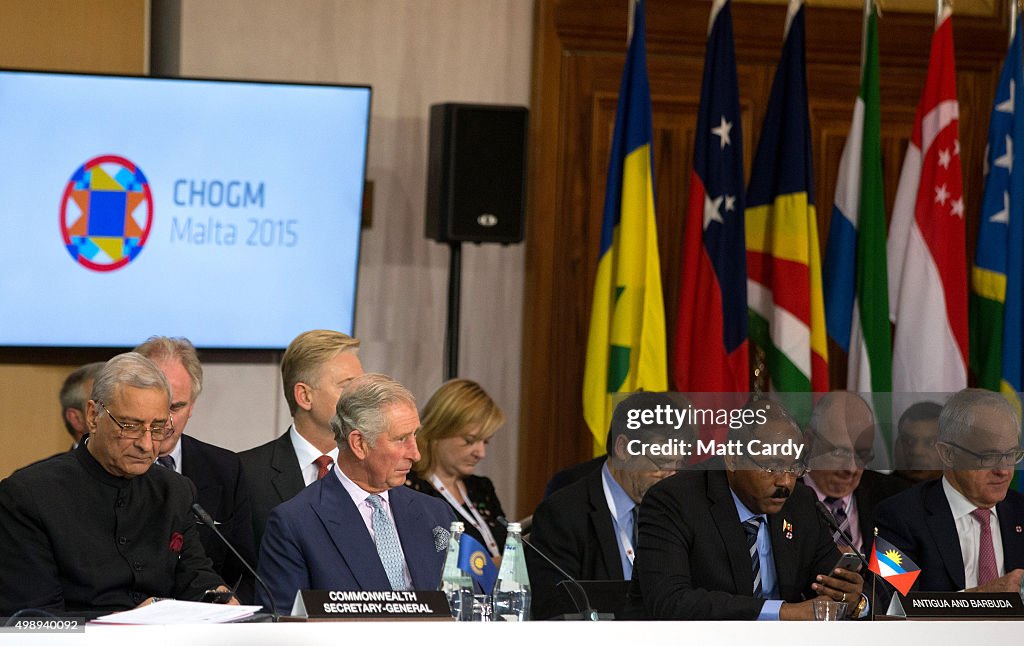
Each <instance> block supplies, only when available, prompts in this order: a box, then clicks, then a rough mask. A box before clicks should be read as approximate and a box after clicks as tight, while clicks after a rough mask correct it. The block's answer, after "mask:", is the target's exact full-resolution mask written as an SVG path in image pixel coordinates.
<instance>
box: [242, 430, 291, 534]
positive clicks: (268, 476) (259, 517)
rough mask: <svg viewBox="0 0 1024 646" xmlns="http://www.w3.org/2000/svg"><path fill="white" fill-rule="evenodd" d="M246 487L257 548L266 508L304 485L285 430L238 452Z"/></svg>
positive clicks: (273, 505)
mask: <svg viewBox="0 0 1024 646" xmlns="http://www.w3.org/2000/svg"><path fill="white" fill-rule="evenodd" d="M238 458H239V459H240V460H241V461H242V470H243V471H244V473H245V482H246V483H247V485H248V487H249V502H250V503H251V504H252V528H253V537H254V538H255V544H256V548H257V550H258V549H259V546H260V542H261V541H262V539H263V530H264V529H265V528H266V526H267V518H269V517H270V510H271V509H273V508H274V507H277V506H278V505H280V504H281V503H283V502H284V501H286V500H291V499H292V498H293V497H294V496H295V495H296V494H297V493H299V492H300V491H302V490H303V489H304V488H305V487H306V483H305V481H304V480H303V479H302V469H301V468H300V467H299V459H298V458H297V457H296V456H295V449H294V448H293V447H292V440H291V437H289V435H288V431H285V432H284V433H283V434H282V435H281V436H280V437H279V438H277V439H276V440H271V441H269V442H267V443H266V444H261V445H260V446H257V447H256V448H252V449H249V450H248V451H242V452H241V453H239V454H238Z"/></svg>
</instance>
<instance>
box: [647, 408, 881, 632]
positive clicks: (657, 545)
mask: <svg viewBox="0 0 1024 646" xmlns="http://www.w3.org/2000/svg"><path fill="white" fill-rule="evenodd" d="M747 410H748V411H754V412H755V413H756V412H761V413H763V417H761V418H758V419H757V420H755V421H754V422H753V423H750V424H749V425H743V426H741V427H740V428H733V429H730V432H729V440H730V441H731V442H733V443H735V445H738V446H740V447H741V448H740V450H738V451H735V450H734V451H731V452H730V453H729V454H728V455H726V456H725V458H724V462H723V461H719V460H717V459H716V461H715V462H717V465H716V464H714V463H713V464H710V465H708V466H707V467H706V468H705V469H704V470H701V471H684V472H682V473H679V474H677V475H675V476H673V477H671V478H667V479H665V480H663V481H661V482H659V483H658V484H656V485H655V486H653V487H652V488H651V490H650V491H648V492H647V495H646V496H645V497H644V500H643V503H642V504H641V505H640V537H639V542H638V550H637V556H636V561H635V562H634V566H633V580H632V583H631V585H630V588H629V602H628V608H627V611H628V614H629V615H630V616H632V617H635V618H647V619H669V620H678V619H810V618H812V617H813V611H812V605H811V600H812V599H813V598H814V597H815V596H820V595H824V596H828V597H831V598H833V599H835V600H836V601H846V602H847V603H849V604H850V605H851V606H852V607H853V608H854V610H853V612H851V613H850V614H852V615H854V616H861V615H862V614H863V612H864V610H865V606H866V600H865V599H863V597H862V595H861V589H862V587H863V584H864V580H863V579H862V578H861V576H860V575H859V574H857V573H856V572H850V571H847V570H834V571H832V570H831V568H833V567H834V566H835V564H836V563H837V561H838V559H839V556H840V555H839V550H837V549H836V546H835V544H834V543H833V542H832V537H831V533H830V532H829V530H828V528H827V527H826V526H825V524H824V522H822V521H821V519H820V518H819V515H818V513H817V509H816V507H815V502H814V495H813V494H812V493H811V491H810V490H809V489H807V488H806V487H804V486H802V485H799V484H798V483H797V482H796V479H797V477H798V476H799V475H802V474H803V472H804V471H805V467H804V465H803V463H802V462H801V461H800V455H802V453H801V454H796V453H795V452H794V451H793V449H795V448H797V447H799V448H802V444H803V443H802V438H801V434H800V429H799V428H798V426H797V425H796V423H795V422H794V421H793V420H792V418H790V417H789V415H788V414H786V413H785V412H784V411H782V409H781V407H780V406H778V405H777V404H775V403H768V402H758V403H755V404H752V405H751V406H750V407H748V408H747ZM762 420H763V421H762ZM730 446H733V445H732V444H731V445H730ZM784 447H790V449H789V450H790V451H791V452H790V454H789V455H786V454H784V453H782V451H783V450H785V449H784ZM766 448H768V449H770V450H772V451H775V454H774V455H765V454H764V450H765V449H766ZM722 465H724V470H721V467H722ZM716 466H718V467H719V468H715V467H716Z"/></svg>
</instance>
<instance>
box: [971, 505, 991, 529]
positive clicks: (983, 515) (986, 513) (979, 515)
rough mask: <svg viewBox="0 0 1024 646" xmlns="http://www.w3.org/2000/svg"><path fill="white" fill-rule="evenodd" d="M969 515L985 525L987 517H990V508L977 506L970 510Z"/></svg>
mask: <svg viewBox="0 0 1024 646" xmlns="http://www.w3.org/2000/svg"><path fill="white" fill-rule="evenodd" d="M971 516H973V517H974V520H976V521H978V522H979V523H981V524H982V526H987V525H988V521H989V518H991V517H992V510H991V509H982V508H980V507H979V508H978V509H975V510H974V511H972V512H971Z"/></svg>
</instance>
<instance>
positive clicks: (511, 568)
mask: <svg viewBox="0 0 1024 646" xmlns="http://www.w3.org/2000/svg"><path fill="white" fill-rule="evenodd" d="M522 532H523V530H522V526H521V525H520V524H519V523H509V524H508V538H506V539H505V552H504V554H503V555H502V557H501V568H500V569H499V570H498V581H497V582H496V583H495V584H494V595H493V597H494V619H495V621H526V620H527V619H529V618H530V575H529V574H528V573H527V572H526V555H525V554H524V553H523V536H522Z"/></svg>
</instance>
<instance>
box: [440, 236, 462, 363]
mask: <svg viewBox="0 0 1024 646" xmlns="http://www.w3.org/2000/svg"><path fill="white" fill-rule="evenodd" d="M448 248H449V250H450V251H451V255H450V256H449V259H448V325H447V326H446V329H445V337H444V380H445V381H448V380H449V379H454V378H455V377H457V376H458V374H459V299H460V297H461V293H462V243H461V242H459V241H456V240H452V241H449V242H448Z"/></svg>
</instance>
